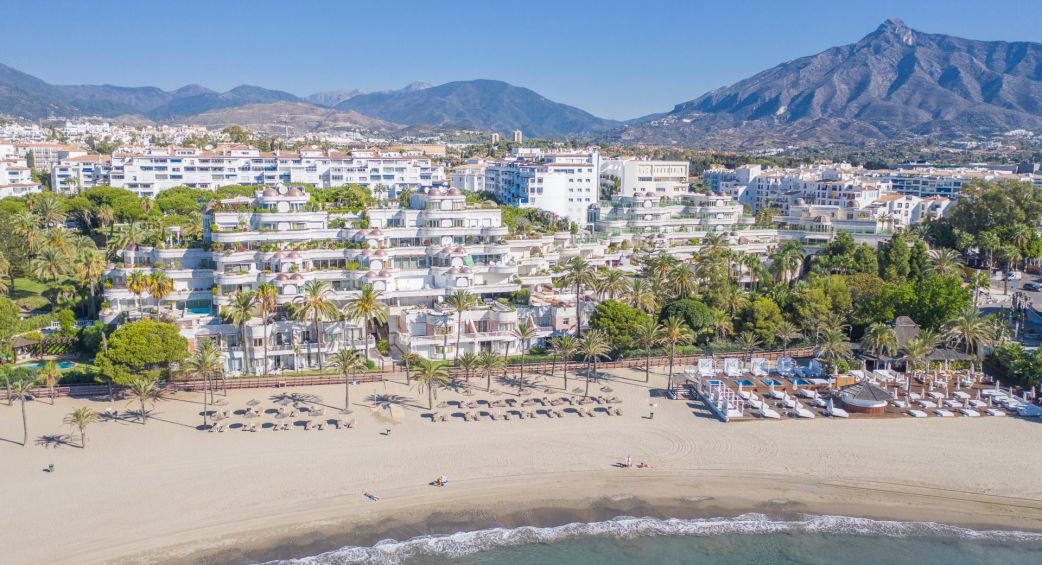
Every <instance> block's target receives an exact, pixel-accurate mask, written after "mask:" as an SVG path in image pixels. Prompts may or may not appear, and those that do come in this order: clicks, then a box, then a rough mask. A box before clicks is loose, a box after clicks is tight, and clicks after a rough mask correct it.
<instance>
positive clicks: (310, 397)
mask: <svg viewBox="0 0 1042 565" xmlns="http://www.w3.org/2000/svg"><path fill="white" fill-rule="evenodd" d="M268 400H271V401H272V402H275V403H279V402H285V401H289V402H292V403H298V402H299V403H309V404H321V403H322V397H321V396H319V395H317V394H309V393H305V392H280V393H276V394H273V395H271V396H269V397H268Z"/></svg>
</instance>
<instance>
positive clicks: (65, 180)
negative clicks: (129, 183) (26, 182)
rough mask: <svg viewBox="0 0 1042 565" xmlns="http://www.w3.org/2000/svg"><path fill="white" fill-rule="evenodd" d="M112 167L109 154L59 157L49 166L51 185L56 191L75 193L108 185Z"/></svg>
mask: <svg viewBox="0 0 1042 565" xmlns="http://www.w3.org/2000/svg"><path fill="white" fill-rule="evenodd" d="M111 169H112V157H111V156H110V155H83V156H80V157H69V158H65V159H60V160H59V161H58V163H57V164H55V165H54V166H53V167H52V168H51V187H52V188H53V189H54V190H55V191H57V192H68V193H76V192H80V191H83V190H86V189H88V188H94V187H95V186H103V185H108V184H109V182H110V180H109V173H110V171H111Z"/></svg>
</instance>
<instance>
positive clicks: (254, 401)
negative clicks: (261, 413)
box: [246, 398, 260, 406]
mask: <svg viewBox="0 0 1042 565" xmlns="http://www.w3.org/2000/svg"><path fill="white" fill-rule="evenodd" d="M258 404H260V400H257V399H256V398H251V399H250V400H249V402H247V403H246V406H256V405H258Z"/></svg>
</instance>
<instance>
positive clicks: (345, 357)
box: [329, 349, 365, 414]
mask: <svg viewBox="0 0 1042 565" xmlns="http://www.w3.org/2000/svg"><path fill="white" fill-rule="evenodd" d="M329 362H330V364H331V365H333V366H334V367H336V368H337V369H339V370H340V374H341V375H343V376H344V414H347V413H348V412H350V411H351V377H353V376H354V375H355V373H357V372H359V371H361V370H362V369H363V368H364V367H365V361H364V360H363V359H362V358H361V357H359V356H358V352H357V351H354V350H352V349H341V350H340V351H337V352H336V355H334V356H333V358H332V359H330V361H329Z"/></svg>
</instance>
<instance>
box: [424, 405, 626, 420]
mask: <svg viewBox="0 0 1042 565" xmlns="http://www.w3.org/2000/svg"><path fill="white" fill-rule="evenodd" d="M570 412H572V413H575V414H578V415H579V416H580V417H586V418H594V417H596V416H598V415H601V414H604V415H607V416H622V408H612V407H606V408H604V409H602V410H600V411H598V410H596V409H594V408H576V409H574V410H571V411H570ZM566 413H568V411H564V410H550V409H546V410H510V411H508V412H504V413H502V414H496V413H492V412H463V413H462V414H461V416H462V418H463V421H464V422H478V421H481V420H492V421H495V420H512V419H514V418H517V419H518V420H524V419H526V418H527V419H533V418H536V417H537V416H539V415H543V416H546V417H548V418H564V416H565V414H566ZM449 418H450V415H448V414H439V413H437V412H435V413H434V414H432V418H431V421H432V422H448V421H449Z"/></svg>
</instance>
